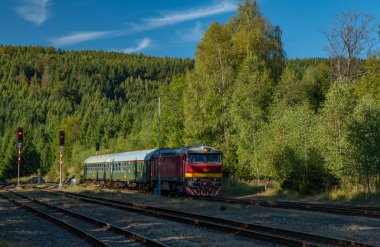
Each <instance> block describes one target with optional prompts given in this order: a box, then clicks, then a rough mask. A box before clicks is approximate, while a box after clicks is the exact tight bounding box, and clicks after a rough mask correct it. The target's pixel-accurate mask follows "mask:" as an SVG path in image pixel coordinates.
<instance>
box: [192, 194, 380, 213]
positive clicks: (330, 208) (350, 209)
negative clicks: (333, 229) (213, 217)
mask: <svg viewBox="0 0 380 247" xmlns="http://www.w3.org/2000/svg"><path fill="white" fill-rule="evenodd" d="M194 199H196V200H207V201H213V202H222V203H233V204H241V205H254V206H263V207H272V208H284V209H294V210H305V211H315V212H323V213H330V214H341V215H350V216H361V217H371V218H380V208H376V207H355V206H343V205H334V204H319V203H305V202H289V201H271V200H257V199H254V200H242V199H234V198H198V197H194Z"/></svg>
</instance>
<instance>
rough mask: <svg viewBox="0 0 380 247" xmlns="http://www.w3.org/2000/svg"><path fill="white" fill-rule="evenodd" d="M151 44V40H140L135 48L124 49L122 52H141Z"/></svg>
mask: <svg viewBox="0 0 380 247" xmlns="http://www.w3.org/2000/svg"><path fill="white" fill-rule="evenodd" d="M151 44H152V40H151V39H149V38H144V39H142V40H140V42H139V43H138V45H137V46H136V47H130V48H126V49H124V50H123V52H124V53H133V52H138V51H141V50H143V49H145V48H147V47H149V46H150V45H151Z"/></svg>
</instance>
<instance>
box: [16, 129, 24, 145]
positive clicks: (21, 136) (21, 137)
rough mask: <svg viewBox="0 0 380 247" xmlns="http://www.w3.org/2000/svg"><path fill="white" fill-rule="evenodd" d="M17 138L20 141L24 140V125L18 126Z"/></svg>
mask: <svg viewBox="0 0 380 247" xmlns="http://www.w3.org/2000/svg"><path fill="white" fill-rule="evenodd" d="M17 140H18V142H19V143H20V142H22V141H23V140H24V129H23V128H22V127H18V128H17Z"/></svg>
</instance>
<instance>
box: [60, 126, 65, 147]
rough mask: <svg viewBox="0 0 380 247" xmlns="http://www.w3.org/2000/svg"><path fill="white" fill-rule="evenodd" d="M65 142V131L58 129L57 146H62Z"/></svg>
mask: <svg viewBox="0 0 380 247" xmlns="http://www.w3.org/2000/svg"><path fill="white" fill-rule="evenodd" d="M64 144H65V131H62V130H61V131H59V146H61V147H62V146H63V145H64Z"/></svg>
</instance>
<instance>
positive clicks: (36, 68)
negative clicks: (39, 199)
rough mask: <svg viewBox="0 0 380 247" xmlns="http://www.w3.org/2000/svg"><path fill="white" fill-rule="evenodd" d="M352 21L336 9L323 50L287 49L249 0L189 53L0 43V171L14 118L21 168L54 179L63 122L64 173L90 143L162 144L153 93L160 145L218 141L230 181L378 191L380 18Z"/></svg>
mask: <svg viewBox="0 0 380 247" xmlns="http://www.w3.org/2000/svg"><path fill="white" fill-rule="evenodd" d="M355 17H356V19H355ZM360 18H362V16H361V15H359V14H357V13H355V12H350V11H348V12H343V13H342V14H341V15H340V16H339V17H338V20H337V24H336V26H334V27H332V28H331V30H328V31H326V33H325V34H321V35H325V36H326V51H327V55H328V57H329V58H308V59H287V58H286V52H285V51H284V45H283V43H282V40H281V34H282V31H281V28H280V27H279V26H276V25H272V24H271V23H270V21H269V20H268V19H267V18H265V17H264V15H263V14H262V13H261V11H260V8H259V6H258V4H257V2H256V1H255V0H244V1H242V3H240V4H239V5H238V11H237V14H236V16H234V17H233V18H231V19H230V21H228V22H227V23H225V24H220V23H216V22H214V23H212V24H211V25H210V26H209V27H208V29H207V30H206V31H205V33H204V35H203V38H202V40H201V41H200V43H199V44H198V45H197V48H196V54H195V60H192V59H177V58H168V57H166V58H158V57H149V56H144V55H137V54H135V55H133V54H131V55H130V54H123V53H118V52H106V51H62V50H60V49H57V48H53V47H38V46H34V47H21V46H0V178H12V177H15V176H16V175H17V138H16V131H17V127H23V128H24V143H23V147H22V152H21V153H22V165H21V166H22V168H21V174H22V175H30V174H39V175H48V176H49V177H51V178H56V177H57V174H58V162H59V145H58V132H59V130H64V131H65V133H66V140H65V146H64V151H63V152H64V158H63V160H64V161H63V167H64V175H65V176H66V177H68V176H77V178H80V177H81V174H82V170H83V161H84V160H85V159H86V158H87V157H88V156H91V155H94V154H95V143H97V142H99V143H100V153H112V152H122V151H131V150H140V149H148V148H156V147H158V108H157V105H158V100H157V99H158V96H160V99H161V110H160V111H161V118H160V133H161V138H160V147H178V146H185V145H186V146H190V145H199V144H205V145H209V146H213V147H216V148H219V149H221V150H222V151H223V153H224V156H223V159H224V171H223V175H224V177H225V178H234V179H241V180H257V181H275V182H276V183H278V184H279V185H280V187H281V189H287V190H291V191H297V192H299V193H301V194H317V193H320V192H323V191H329V190H332V189H336V188H342V187H355V188H358V189H360V190H363V191H365V192H366V193H367V194H370V193H374V192H379V190H380V53H379V52H378V51H377V52H376V49H373V48H376V46H378V44H379V38H380V32H379V29H380V26H379V25H378V24H376V23H373V21H372V20H371V19H365V17H363V18H364V21H361V22H359V19H360ZM360 20H362V19H360ZM358 23H359V25H357V24H358ZM372 24H373V27H372ZM347 26H349V27H350V28H347ZM356 34H359V35H356ZM370 49H371V51H372V52H371V53H368V52H367V51H369V50H370ZM364 54H365V55H364Z"/></svg>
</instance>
